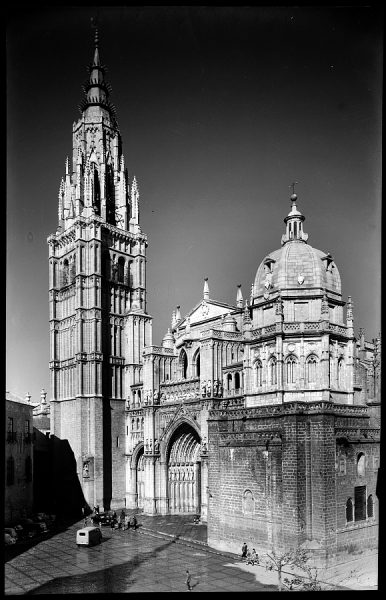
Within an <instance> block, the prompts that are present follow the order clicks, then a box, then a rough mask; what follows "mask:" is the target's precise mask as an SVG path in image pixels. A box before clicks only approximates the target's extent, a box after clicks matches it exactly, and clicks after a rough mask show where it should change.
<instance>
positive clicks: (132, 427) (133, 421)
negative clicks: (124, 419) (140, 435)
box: [131, 419, 135, 431]
mask: <svg viewBox="0 0 386 600" xmlns="http://www.w3.org/2000/svg"><path fill="white" fill-rule="evenodd" d="M134 429H135V419H131V430H132V431H134Z"/></svg>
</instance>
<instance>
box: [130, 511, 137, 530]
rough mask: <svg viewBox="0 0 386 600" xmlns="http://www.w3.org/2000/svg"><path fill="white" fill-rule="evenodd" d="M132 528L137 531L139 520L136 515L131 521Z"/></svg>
mask: <svg viewBox="0 0 386 600" xmlns="http://www.w3.org/2000/svg"><path fill="white" fill-rule="evenodd" d="M131 526H132V528H133V529H134V530H135V529H137V518H136V516H135V515H133V518H132V519H131Z"/></svg>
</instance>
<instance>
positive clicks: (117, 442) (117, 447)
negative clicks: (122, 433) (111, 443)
mask: <svg viewBox="0 0 386 600" xmlns="http://www.w3.org/2000/svg"><path fill="white" fill-rule="evenodd" d="M117 448H119V435H117Z"/></svg>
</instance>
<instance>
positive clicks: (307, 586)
mask: <svg viewBox="0 0 386 600" xmlns="http://www.w3.org/2000/svg"><path fill="white" fill-rule="evenodd" d="M309 558H310V557H309V555H308V554H307V551H306V550H303V549H301V548H296V549H290V550H288V551H287V552H282V553H279V552H275V551H274V550H272V551H271V552H269V553H267V554H266V556H265V558H264V559H263V562H264V564H265V568H266V569H267V570H269V571H272V570H276V571H277V576H278V588H279V592H281V591H283V589H287V590H292V591H320V590H321V586H320V583H319V581H318V570H317V568H316V567H312V566H310V565H309V564H308V561H309ZM285 567H293V568H295V569H297V571H300V572H301V573H296V574H293V575H291V576H290V577H284V578H283V569H284V568H285Z"/></svg>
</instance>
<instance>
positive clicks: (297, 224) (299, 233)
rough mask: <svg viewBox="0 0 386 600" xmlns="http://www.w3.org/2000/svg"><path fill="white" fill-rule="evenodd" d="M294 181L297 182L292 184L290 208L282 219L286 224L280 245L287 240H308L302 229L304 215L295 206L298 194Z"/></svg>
mask: <svg viewBox="0 0 386 600" xmlns="http://www.w3.org/2000/svg"><path fill="white" fill-rule="evenodd" d="M295 183H297V182H294V183H293V184H292V194H291V196H290V200H291V203H292V206H291V210H290V212H289V213H288V215H287V216H286V218H285V219H284V223H285V224H286V232H285V233H284V234H283V236H282V238H281V245H282V246H283V245H284V244H286V243H287V242H295V241H298V242H307V240H308V233H305V232H304V231H303V221H304V220H305V217H304V215H302V213H301V212H299V211H298V209H297V207H296V201H297V199H298V196H297V194H295ZM290 187H291V186H290Z"/></svg>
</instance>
